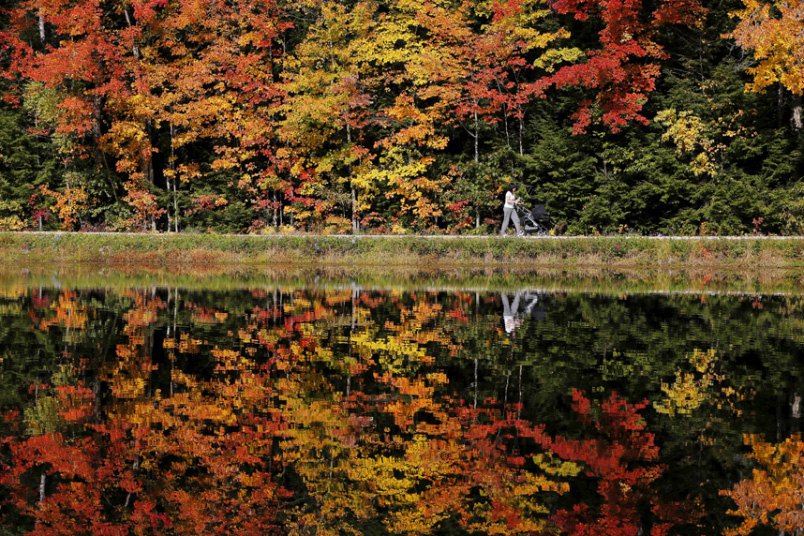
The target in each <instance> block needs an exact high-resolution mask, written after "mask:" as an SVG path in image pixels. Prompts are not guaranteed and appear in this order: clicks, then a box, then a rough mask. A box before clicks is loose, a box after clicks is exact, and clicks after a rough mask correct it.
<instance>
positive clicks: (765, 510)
mask: <svg viewBox="0 0 804 536" xmlns="http://www.w3.org/2000/svg"><path fill="white" fill-rule="evenodd" d="M745 443H746V444H747V445H751V448H752V453H751V455H750V457H751V458H754V459H755V460H756V461H757V464H758V468H756V469H754V470H753V473H752V476H751V478H746V479H743V480H741V481H740V482H738V483H737V484H735V485H734V487H732V489H730V490H722V491H721V492H720V493H721V495H725V496H727V497H729V498H730V499H731V500H733V501H734V502H735V504H736V505H737V508H736V509H734V510H730V511H729V514H731V515H735V516H739V517H741V518H743V519H742V524H741V525H740V526H739V527H737V528H736V529H732V530H727V531H726V534H727V535H730V536H742V535H748V534H751V533H752V531H753V530H754V528H756V527H758V526H766V527H773V528H774V529H776V530H778V531H780V532H789V533H791V534H795V533H796V531H798V530H800V529H801V528H802V527H804V510H802V509H801V505H802V504H804V441H802V438H801V434H794V435H792V436H791V437H788V438H787V439H786V440H784V441H782V442H780V443H775V444H774V443H767V442H765V441H762V439H761V438H760V437H759V436H753V435H747V436H746V437H745Z"/></svg>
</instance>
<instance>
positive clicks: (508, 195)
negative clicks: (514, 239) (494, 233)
mask: <svg viewBox="0 0 804 536" xmlns="http://www.w3.org/2000/svg"><path fill="white" fill-rule="evenodd" d="M518 203H519V198H517V196H516V184H512V185H510V186H509V187H508V189H507V190H506V192H505V204H504V205H503V223H502V229H500V234H501V235H503V236H505V230H506V229H508V220H514V227H516V234H517V236H522V229H521V228H520V227H519V216H518V215H517V213H516V205H517V204H518Z"/></svg>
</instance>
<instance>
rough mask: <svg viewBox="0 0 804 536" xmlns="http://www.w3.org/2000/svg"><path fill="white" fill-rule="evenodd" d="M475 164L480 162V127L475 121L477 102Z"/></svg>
mask: <svg viewBox="0 0 804 536" xmlns="http://www.w3.org/2000/svg"><path fill="white" fill-rule="evenodd" d="M474 118H475V163H478V162H480V127H479V121H478V119H477V102H475V112H474Z"/></svg>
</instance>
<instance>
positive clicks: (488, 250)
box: [0, 233, 804, 269]
mask: <svg viewBox="0 0 804 536" xmlns="http://www.w3.org/2000/svg"><path fill="white" fill-rule="evenodd" d="M40 263H92V264H93V265H99V264H100V265H106V266H130V265H132V264H136V265H141V266H163V267H171V266H176V267H179V266H201V267H211V266H229V267H231V266H235V265H237V266H251V267H258V266H262V267H267V266H279V265H318V266H324V265H326V266H381V267H390V266H395V267H402V266H428V267H434V266H438V267H442V268H448V267H465V268H482V267H491V268H495V267H506V268H510V267H514V268H533V267H556V268H559V267H560V268H567V267H606V268H644V267H664V268H682V267H683V268H703V267H717V268H720V269H748V268H762V269H767V268H801V267H804V237H785V238H753V237H745V238H708V237H704V238H653V237H628V236H616V237H561V238H551V237H546V238H525V239H517V238H499V237H422V236H398V237H397V236H382V237H375V236H362V237H351V236H243V235H203V234H179V235H172V234H167V235H166V234H105V233H0V264H7V265H8V264H11V265H30V264H40Z"/></svg>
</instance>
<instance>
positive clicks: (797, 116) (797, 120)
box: [790, 95, 804, 130]
mask: <svg viewBox="0 0 804 536" xmlns="http://www.w3.org/2000/svg"><path fill="white" fill-rule="evenodd" d="M790 124H791V125H793V128H794V129H795V130H801V128H802V126H804V125H802V119H801V95H794V96H793V115H791V116H790Z"/></svg>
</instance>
